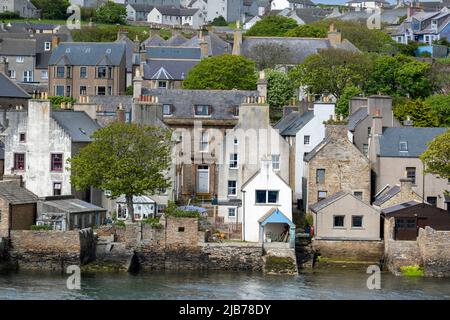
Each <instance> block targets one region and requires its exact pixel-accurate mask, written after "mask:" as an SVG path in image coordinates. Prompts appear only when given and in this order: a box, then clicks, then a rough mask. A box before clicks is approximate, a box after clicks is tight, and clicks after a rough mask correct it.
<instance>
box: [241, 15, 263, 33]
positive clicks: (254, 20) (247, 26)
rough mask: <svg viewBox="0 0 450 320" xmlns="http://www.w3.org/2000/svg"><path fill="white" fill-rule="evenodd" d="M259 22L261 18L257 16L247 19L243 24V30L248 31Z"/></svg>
mask: <svg viewBox="0 0 450 320" xmlns="http://www.w3.org/2000/svg"><path fill="white" fill-rule="evenodd" d="M260 20H261V17H259V16H254V17H252V18H251V19H249V20H248V21H247V22H245V23H244V26H243V29H244V30H248V29H250V28H251V27H253V26H254V25H255V23H257V22H258V21H260Z"/></svg>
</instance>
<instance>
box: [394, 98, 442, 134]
mask: <svg viewBox="0 0 450 320" xmlns="http://www.w3.org/2000/svg"><path fill="white" fill-rule="evenodd" d="M394 115H395V117H396V118H397V119H398V120H399V121H400V122H403V121H404V120H406V119H407V118H408V117H409V118H410V119H411V120H412V121H413V125H414V126H415V127H437V126H438V125H439V118H438V116H437V114H436V113H435V112H434V110H433V109H432V108H431V106H429V105H427V104H425V103H424V102H423V100H422V99H416V100H409V101H407V102H405V103H402V104H398V105H397V106H395V107H394Z"/></svg>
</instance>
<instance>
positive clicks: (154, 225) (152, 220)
mask: <svg viewBox="0 0 450 320" xmlns="http://www.w3.org/2000/svg"><path fill="white" fill-rule="evenodd" d="M143 222H144V223H146V224H149V225H150V227H152V228H154V229H161V228H162V224H161V223H159V218H147V219H144V220H143Z"/></svg>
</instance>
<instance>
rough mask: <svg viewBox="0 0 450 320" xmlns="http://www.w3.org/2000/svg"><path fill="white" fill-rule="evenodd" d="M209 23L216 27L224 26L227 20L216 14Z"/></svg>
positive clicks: (226, 24)
mask: <svg viewBox="0 0 450 320" xmlns="http://www.w3.org/2000/svg"><path fill="white" fill-rule="evenodd" d="M211 25H213V26H216V27H226V26H228V22H227V20H225V18H224V17H223V16H218V17H215V18H214V20H213V21H212V22H211Z"/></svg>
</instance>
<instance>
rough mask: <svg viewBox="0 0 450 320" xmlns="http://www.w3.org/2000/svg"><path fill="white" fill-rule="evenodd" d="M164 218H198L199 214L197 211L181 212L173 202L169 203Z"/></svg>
mask: <svg viewBox="0 0 450 320" xmlns="http://www.w3.org/2000/svg"><path fill="white" fill-rule="evenodd" d="M164 214H165V215H166V216H169V217H175V218H200V217H201V216H200V213H199V212H198V211H187V210H181V209H179V208H178V206H177V205H176V204H175V202H173V201H169V203H168V204H167V208H166V210H165V212H164Z"/></svg>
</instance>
